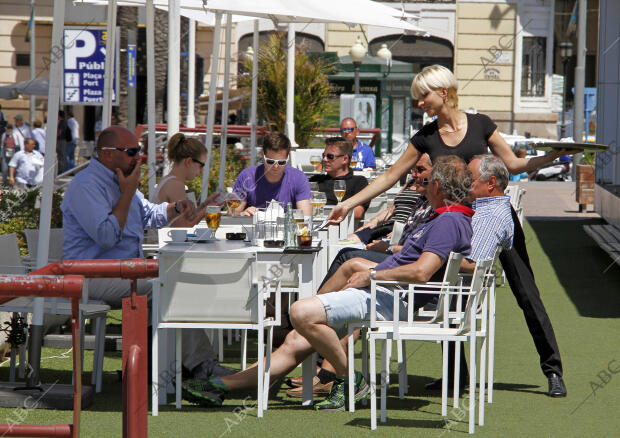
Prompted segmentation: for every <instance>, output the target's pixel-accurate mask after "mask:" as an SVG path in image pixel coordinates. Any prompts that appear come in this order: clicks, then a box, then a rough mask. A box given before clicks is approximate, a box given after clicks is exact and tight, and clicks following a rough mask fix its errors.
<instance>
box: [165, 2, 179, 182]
mask: <svg viewBox="0 0 620 438" xmlns="http://www.w3.org/2000/svg"><path fill="white" fill-rule="evenodd" d="M180 22H181V16H180V12H179V0H170V1H169V2H168V105H167V107H168V108H167V110H166V123H167V127H168V140H170V137H172V136H173V135H174V134H176V133H177V132H179V99H180V98H179V93H180V91H181V85H180V82H181V72H180V68H181V66H180V60H181V41H180V25H181V23H180ZM170 165H171V163H169V162H168V154H167V153H164V174H167V173H169V172H170Z"/></svg>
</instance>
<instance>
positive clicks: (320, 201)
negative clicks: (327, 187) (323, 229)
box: [312, 192, 327, 216]
mask: <svg viewBox="0 0 620 438" xmlns="http://www.w3.org/2000/svg"><path fill="white" fill-rule="evenodd" d="M326 204H327V197H326V196H325V193H323V192H316V193H315V194H314V198H313V199H312V207H313V209H314V210H315V211H314V213H313V214H314V216H319V215H321V208H322V207H324V206H325V205H326Z"/></svg>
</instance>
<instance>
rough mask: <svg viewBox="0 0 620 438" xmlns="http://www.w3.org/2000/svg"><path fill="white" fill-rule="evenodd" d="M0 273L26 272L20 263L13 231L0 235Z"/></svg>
mask: <svg viewBox="0 0 620 438" xmlns="http://www.w3.org/2000/svg"><path fill="white" fill-rule="evenodd" d="M0 248H2V250H1V251H0V274H14V275H22V274H26V267H25V266H24V264H23V263H22V259H21V257H20V255H19V246H18V245H17V235H16V234H15V233H11V234H2V235H0Z"/></svg>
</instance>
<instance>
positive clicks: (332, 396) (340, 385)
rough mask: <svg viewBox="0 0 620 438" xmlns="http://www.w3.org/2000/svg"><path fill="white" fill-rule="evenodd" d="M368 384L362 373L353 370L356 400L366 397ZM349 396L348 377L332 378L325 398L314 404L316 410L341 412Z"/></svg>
mask: <svg viewBox="0 0 620 438" xmlns="http://www.w3.org/2000/svg"><path fill="white" fill-rule="evenodd" d="M368 389H369V387H368V384H367V383H366V379H364V376H362V373H360V372H357V371H356V372H355V396H354V397H355V401H356V402H358V401H360V400H361V399H363V398H366V395H367V394H368ZM348 397H349V382H348V379H341V378H337V379H336V380H334V384H333V386H332V390H331V391H330V393H329V395H328V396H327V398H326V399H325V400H323V401H322V402H320V403H317V404H316V405H314V409H315V410H317V411H327V412H342V411H344V410H345V408H346V402H347V399H348Z"/></svg>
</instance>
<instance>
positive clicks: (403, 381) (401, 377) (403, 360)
mask: <svg viewBox="0 0 620 438" xmlns="http://www.w3.org/2000/svg"><path fill="white" fill-rule="evenodd" d="M462 259H463V255H462V254H458V253H455V252H451V253H450V255H449V256H448V260H447V262H446V269H445V272H444V276H443V280H442V282H441V283H437V282H429V283H427V284H429V285H434V286H438V285H439V286H441V285H443V286H446V287H448V286H456V285H457V284H459V283H460V278H459V275H458V274H459V269H460V266H461V260H462ZM415 287H422V286H421V285H416V286H415ZM449 298H450V297H448V299H449ZM443 301H444V297H443V296H441V295H440V296H439V300H438V303H437V310H434V311H424V310H423V309H422V308H420V309H419V310H418V317H421V318H425V319H423V321H425V322H429V323H434V322H436V321H437V320H438V319H439V318H441V317H442V315H443V313H442V312H443ZM410 309H411V310H412V311H413V306H411V307H410ZM368 327H369V321H362V322H361V323H358V324H350V325H349V327H348V334H349V338H348V345H347V347H348V348H347V350H348V351H347V357H348V360H349V388H350V390H351V388H353V386H351V385H352V384H353V379H354V374H355V373H354V357H355V349H354V342H353V332H354V331H355V330H357V329H358V328H361V329H362V331H363V334H362V337H361V339H362V373H363V374H364V376H365V377H366V378H368V362H367V356H368V345H367V342H366V330H367V329H368ZM387 349H388V350H387V354H388V356H391V343H389V344H388V346H387ZM397 350H398V396H399V398H400V399H403V398H404V397H405V395H406V394H407V393H408V391H409V385H408V383H407V355H406V347H405V343H404V342H398V343H397ZM388 360H389V359H388ZM385 379H387V381H388V382H389V375H386V376H385ZM354 411H355V400H354V399H353V398H352V397H349V412H354Z"/></svg>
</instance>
